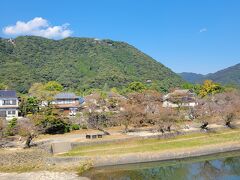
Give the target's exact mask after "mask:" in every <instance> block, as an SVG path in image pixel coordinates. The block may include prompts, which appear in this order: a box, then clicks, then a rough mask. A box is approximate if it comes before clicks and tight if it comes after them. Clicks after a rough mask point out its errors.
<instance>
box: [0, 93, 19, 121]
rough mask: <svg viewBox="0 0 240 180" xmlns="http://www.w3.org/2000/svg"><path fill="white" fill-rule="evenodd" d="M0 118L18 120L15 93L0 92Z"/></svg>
mask: <svg viewBox="0 0 240 180" xmlns="http://www.w3.org/2000/svg"><path fill="white" fill-rule="evenodd" d="M0 118H4V119H6V120H11V119H13V118H18V98H17V94H16V91H13V90H0Z"/></svg>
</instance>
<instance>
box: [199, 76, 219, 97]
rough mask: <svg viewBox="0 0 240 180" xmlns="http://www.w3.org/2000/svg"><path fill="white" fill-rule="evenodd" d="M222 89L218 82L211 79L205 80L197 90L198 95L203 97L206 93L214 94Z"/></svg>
mask: <svg viewBox="0 0 240 180" xmlns="http://www.w3.org/2000/svg"><path fill="white" fill-rule="evenodd" d="M222 91H223V87H222V86H221V85H220V84H217V83H214V82H213V81H212V80H205V81H204V83H203V85H202V86H201V88H200V90H199V95H200V96H201V97H205V96H207V95H214V94H217V93H220V92H222Z"/></svg>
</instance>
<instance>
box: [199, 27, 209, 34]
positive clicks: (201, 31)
mask: <svg viewBox="0 0 240 180" xmlns="http://www.w3.org/2000/svg"><path fill="white" fill-rule="evenodd" d="M206 31H207V28H202V29H200V30H199V32H200V33H203V32H206Z"/></svg>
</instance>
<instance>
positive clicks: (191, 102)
mask: <svg viewBox="0 0 240 180" xmlns="http://www.w3.org/2000/svg"><path fill="white" fill-rule="evenodd" d="M197 104H198V103H197V101H196V94H195V93H193V92H192V91H191V90H175V91H173V92H172V93H168V94H167V95H165V96H163V107H171V108H176V107H194V106H196V105H197Z"/></svg>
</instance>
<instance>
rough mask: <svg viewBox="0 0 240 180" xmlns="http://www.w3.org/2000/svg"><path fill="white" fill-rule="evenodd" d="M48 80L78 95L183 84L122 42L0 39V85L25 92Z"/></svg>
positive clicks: (24, 37) (67, 39)
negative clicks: (137, 86) (146, 85)
mask: <svg viewBox="0 0 240 180" xmlns="http://www.w3.org/2000/svg"><path fill="white" fill-rule="evenodd" d="M52 80H54V81H58V82H59V83H61V84H62V85H63V86H64V87H65V88H71V89H81V90H84V89H89V88H102V87H103V86H104V85H105V84H106V83H107V85H108V86H109V87H121V86H124V85H126V84H128V83H129V82H132V81H141V82H146V81H147V80H151V81H152V82H153V83H155V84H156V86H158V88H159V89H168V88H170V87H175V86H178V85H180V84H181V83H182V82H183V80H182V79H181V78H180V77H179V76H178V75H176V74H175V73H174V72H172V71H171V70H170V69H168V68H167V67H165V66H164V65H162V64H161V63H159V62H157V61H155V60H154V59H152V58H151V57H149V56H148V55H146V54H144V53H142V52H141V51H139V50H137V49H136V48H134V47H133V46H131V45H129V44H127V43H124V42H117V41H112V40H98V39H92V38H66V39H63V40H50V39H46V38H42V37H35V36H20V37H17V38H16V39H13V40H12V41H11V40H8V39H2V38H1V39H0V83H4V84H7V85H8V86H10V87H11V88H14V89H17V90H18V91H19V92H23V93H24V92H27V90H28V89H29V87H30V86H31V84H32V83H34V82H47V81H52Z"/></svg>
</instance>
